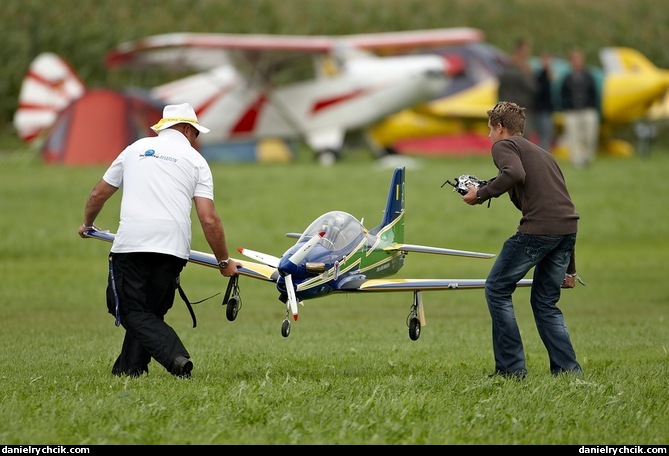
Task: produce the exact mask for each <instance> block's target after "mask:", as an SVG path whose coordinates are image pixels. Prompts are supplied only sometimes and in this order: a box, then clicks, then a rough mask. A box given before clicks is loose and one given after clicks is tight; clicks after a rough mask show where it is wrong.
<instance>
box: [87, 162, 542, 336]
mask: <svg viewBox="0 0 669 456" xmlns="http://www.w3.org/2000/svg"><path fill="white" fill-rule="evenodd" d="M405 174H406V170H405V168H404V167H399V168H395V170H394V172H393V175H392V179H391V181H390V188H389V190H388V197H387V201H386V207H385V210H384V213H383V219H382V220H381V222H380V223H379V224H378V225H377V226H376V227H374V228H372V229H370V230H368V229H366V228H365V227H364V226H363V223H362V221H360V220H358V219H356V218H355V217H354V216H352V215H351V214H349V213H347V212H343V211H338V210H333V211H330V212H326V213H324V214H323V215H321V216H320V217H318V218H317V219H316V220H314V221H313V222H312V223H311V224H310V225H309V226H308V227H307V228H306V229H305V230H304V232H302V233H288V234H287V236H288V237H292V238H297V242H296V243H295V244H294V245H293V246H291V247H290V248H288V250H286V251H285V252H284V254H283V255H282V256H280V257H277V256H273V255H270V254H267V253H262V252H257V251H255V250H250V249H246V248H239V249H238V250H239V252H240V253H241V254H243V255H244V256H246V257H248V258H250V259H252V260H254V261H253V262H252V261H246V260H237V261H241V263H242V265H243V266H242V267H240V268H239V272H240V276H247V277H252V278H254V279H261V280H264V281H269V282H274V283H275V284H276V288H277V290H278V291H279V300H280V301H281V302H282V303H284V305H285V306H286V316H285V318H284V320H283V323H282V326H281V334H282V335H283V336H284V337H288V335H289V334H290V319H289V317H290V316H292V317H293V320H295V321H297V317H298V304H303V301H306V300H310V299H315V298H320V297H324V296H328V295H331V294H334V293H363V292H391V291H412V292H413V304H412V306H411V310H410V312H409V315H408V317H407V325H408V328H409V337H410V338H411V340H417V339H418V337H419V336H420V331H421V327H422V326H424V325H425V315H424V309H423V302H422V295H421V292H422V291H423V290H458V289H476V288H478V289H481V288H483V287H484V286H485V279H401V278H392V276H394V275H395V274H396V273H397V272H399V270H400V269H401V268H402V266H404V260H405V257H406V256H407V254H408V253H409V252H418V253H432V254H439V255H455V256H463V257H469V258H492V257H494V256H495V255H493V254H490V253H481V252H472V251H467V250H455V249H447V248H440V247H429V246H424V245H416V244H405V243H404V214H405V211H404V184H405ZM86 234H87V235H88V236H90V237H93V238H96V239H101V240H105V241H109V242H112V241H113V240H114V235H113V234H111V233H109V232H104V231H94V230H91V231H88V232H87V233H86ZM189 261H190V262H194V263H197V264H201V265H205V266H209V267H212V268H217V267H218V265H217V262H216V258H215V257H214V255H212V254H208V253H203V252H198V251H191V254H190V258H189ZM231 280H232V281H236V280H238V278H234V279H231ZM231 283H233V282H231ZM235 283H236V282H235ZM531 284H532V280H531V279H522V280H521V281H519V282H518V286H520V287H527V286H530V285H531ZM228 288H229V289H230V286H229V287H228ZM229 295H230V293H229V292H228V293H226V298H225V299H224V302H223V304H224V305H226V306H227V311H226V315H227V316H228V320H231V321H232V320H234V319H235V318H236V316H237V311H238V310H239V308H238V306H239V304H240V302H241V301H240V299H239V296H236V295H233V296H232V297H230V296H229Z"/></svg>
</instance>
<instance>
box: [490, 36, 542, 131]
mask: <svg viewBox="0 0 669 456" xmlns="http://www.w3.org/2000/svg"><path fill="white" fill-rule="evenodd" d="M531 54H532V46H531V44H530V42H529V41H527V40H526V39H524V38H519V39H518V41H516V45H515V47H514V48H513V51H512V52H511V56H510V60H509V62H508V63H507V64H506V65H504V67H503V68H502V72H501V73H500V75H499V88H498V91H497V100H498V101H509V102H512V103H516V104H517V105H518V106H522V107H523V108H525V110H526V114H525V116H526V121H525V131H524V132H521V133H522V134H523V135H524V136H525V137H526V138H527V137H529V136H530V135H532V134H533V133H534V130H535V123H534V121H535V120H534V99H535V96H536V93H537V80H536V76H535V74H534V71H533V70H532V67H531V66H530V62H529V58H530V55H531Z"/></svg>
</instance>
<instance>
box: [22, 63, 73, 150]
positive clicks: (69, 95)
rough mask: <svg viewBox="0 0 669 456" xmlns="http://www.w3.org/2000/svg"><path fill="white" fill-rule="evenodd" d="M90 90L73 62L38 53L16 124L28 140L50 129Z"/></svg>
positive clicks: (32, 66) (23, 84)
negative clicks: (64, 110)
mask: <svg viewBox="0 0 669 456" xmlns="http://www.w3.org/2000/svg"><path fill="white" fill-rule="evenodd" d="M85 91H86V86H85V85H84V82H83V81H82V80H81V78H79V76H78V75H77V74H76V73H75V71H74V70H73V69H72V67H71V66H70V64H69V63H67V62H66V61H65V60H64V59H62V58H61V57H59V56H58V55H56V54H53V53H51V52H44V53H42V54H39V55H38V56H37V57H35V60H33V61H32V63H31V64H30V68H29V69H28V72H27V73H26V75H25V77H24V78H23V82H22V84H21V92H20V93H19V103H18V107H17V109H16V114H15V115H14V128H15V129H16V131H17V133H18V135H19V136H20V137H21V139H22V140H23V141H25V142H28V143H29V142H31V141H33V140H34V139H36V138H37V137H38V136H40V135H41V133H42V132H44V131H45V130H47V129H49V128H50V127H51V126H52V125H53V124H54V122H55V121H56V118H57V117H58V113H59V112H60V111H62V110H63V109H65V108H66V107H67V106H68V105H69V104H70V103H71V102H72V101H73V100H75V99H77V98H79V97H81V96H82V95H83V94H84V92H85Z"/></svg>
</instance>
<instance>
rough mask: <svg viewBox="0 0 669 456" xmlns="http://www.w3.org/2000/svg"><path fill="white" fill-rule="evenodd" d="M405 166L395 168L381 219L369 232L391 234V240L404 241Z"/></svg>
mask: <svg viewBox="0 0 669 456" xmlns="http://www.w3.org/2000/svg"><path fill="white" fill-rule="evenodd" d="M405 174H406V168H405V167H400V168H395V171H393V177H392V179H391V180H390V188H389V189H388V199H387V201H386V208H385V210H384V212H383V220H381V223H380V224H379V225H378V226H376V227H375V228H373V229H371V230H370V233H371V234H375V235H378V234H379V233H381V232H385V233H388V234H392V241H394V242H396V243H402V242H404V180H405Z"/></svg>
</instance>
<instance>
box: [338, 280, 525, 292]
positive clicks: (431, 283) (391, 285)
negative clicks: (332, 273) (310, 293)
mask: <svg viewBox="0 0 669 456" xmlns="http://www.w3.org/2000/svg"><path fill="white" fill-rule="evenodd" d="M485 282H486V281H485V279H370V280H362V281H360V282H357V283H356V282H349V283H347V284H344V286H342V289H341V291H345V292H355V291H386V292H387V291H412V290H413V291H428V290H456V289H472V288H483V287H485ZM517 286H519V287H529V286H532V280H531V279H522V280H520V281H519V282H518V283H517Z"/></svg>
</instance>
